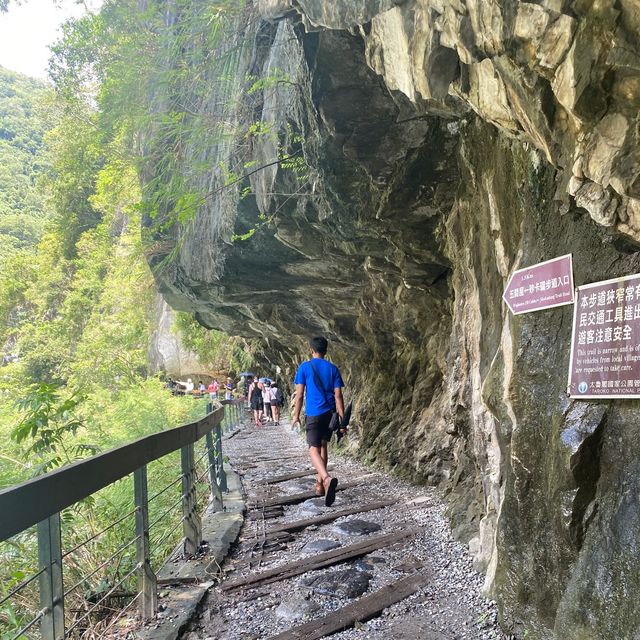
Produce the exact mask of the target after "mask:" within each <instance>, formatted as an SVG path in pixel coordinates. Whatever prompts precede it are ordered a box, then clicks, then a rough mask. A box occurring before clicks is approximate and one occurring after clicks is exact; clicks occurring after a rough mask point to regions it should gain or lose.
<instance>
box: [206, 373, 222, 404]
mask: <svg viewBox="0 0 640 640" xmlns="http://www.w3.org/2000/svg"><path fill="white" fill-rule="evenodd" d="M218 389H220V383H219V382H218V381H217V380H216V379H215V378H214V379H213V380H212V381H211V382H210V383H209V386H208V387H207V391H208V392H209V398H210V399H211V402H213V401H214V400H217V399H218Z"/></svg>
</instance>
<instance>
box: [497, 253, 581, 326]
mask: <svg viewBox="0 0 640 640" xmlns="http://www.w3.org/2000/svg"><path fill="white" fill-rule="evenodd" d="M502 298H503V300H504V301H505V302H506V303H507V306H508V307H509V309H511V313H513V314H516V315H517V314H519V313H528V312H530V311H539V310H540V309H549V308H551V307H559V306H561V305H563V304H571V303H573V263H572V260H571V254H568V255H566V256H560V257H559V258H554V259H553V260H547V261H546V262H540V263H539V264H534V265H533V266H531V267H527V268H526V269H518V270H517V271H514V272H513V274H512V275H511V278H510V279H509V283H508V284H507V288H506V289H505V291H504V293H503V294H502Z"/></svg>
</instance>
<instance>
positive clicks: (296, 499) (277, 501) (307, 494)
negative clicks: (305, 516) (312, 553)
mask: <svg viewBox="0 0 640 640" xmlns="http://www.w3.org/2000/svg"><path fill="white" fill-rule="evenodd" d="M361 484H362V482H361V481H360V480H356V481H354V482H343V483H342V484H338V488H337V489H336V491H345V490H346V489H353V488H354V487H359V486H360V485H361ZM317 497H318V496H317V495H316V492H315V491H314V490H311V491H303V492H302V493H292V494H290V495H284V496H276V497H274V498H266V499H264V500H258V501H255V502H252V503H251V504H250V507H251V508H252V509H261V508H264V507H274V506H276V505H283V506H285V505H291V504H299V503H300V502H305V500H310V499H311V498H317Z"/></svg>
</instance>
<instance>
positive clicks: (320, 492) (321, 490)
mask: <svg viewBox="0 0 640 640" xmlns="http://www.w3.org/2000/svg"><path fill="white" fill-rule="evenodd" d="M315 492H316V495H317V496H323V495H324V484H323V483H322V481H321V480H316V486H315Z"/></svg>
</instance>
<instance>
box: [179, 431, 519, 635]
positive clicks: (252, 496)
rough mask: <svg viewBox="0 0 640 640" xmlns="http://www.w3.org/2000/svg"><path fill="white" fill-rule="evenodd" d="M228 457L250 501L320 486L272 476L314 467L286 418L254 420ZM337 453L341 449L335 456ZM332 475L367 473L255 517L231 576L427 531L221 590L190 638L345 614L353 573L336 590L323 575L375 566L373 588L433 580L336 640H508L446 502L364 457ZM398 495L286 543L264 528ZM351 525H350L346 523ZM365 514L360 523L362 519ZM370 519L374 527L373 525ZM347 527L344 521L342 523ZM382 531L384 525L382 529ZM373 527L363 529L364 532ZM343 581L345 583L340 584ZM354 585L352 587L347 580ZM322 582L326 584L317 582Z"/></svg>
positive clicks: (265, 631) (229, 566)
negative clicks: (268, 544)
mask: <svg viewBox="0 0 640 640" xmlns="http://www.w3.org/2000/svg"><path fill="white" fill-rule="evenodd" d="M223 448H224V454H225V456H227V457H228V458H229V460H230V462H231V464H232V465H233V466H234V468H235V469H236V470H237V471H238V472H239V473H240V474H241V475H242V477H243V484H244V488H245V491H246V493H247V497H248V499H249V500H256V499H259V498H267V497H274V496H277V495H287V494H293V493H300V492H302V491H307V490H310V489H312V488H313V483H314V477H313V476H309V477H307V478H298V479H295V480H290V481H287V482H282V483H278V484H274V485H267V484H265V480H267V479H268V478H271V477H274V476H279V475H282V474H286V473H290V472H294V471H299V470H301V469H305V468H307V467H308V466H309V462H308V457H307V452H306V445H305V443H304V440H303V438H302V435H301V434H299V433H296V432H293V431H291V429H290V427H289V425H288V424H287V423H285V422H283V423H281V425H280V426H273V425H269V426H266V427H262V428H255V427H245V428H244V430H243V432H241V433H240V434H238V435H236V436H235V437H233V438H231V439H229V440H226V441H225V442H224V444H223ZM330 458H331V454H330ZM330 462H332V463H333V465H334V470H333V472H332V475H334V476H335V477H337V478H339V481H340V482H341V483H346V482H353V481H356V480H358V479H360V484H359V485H358V486H356V487H353V488H350V489H346V490H345V491H341V492H338V493H337V497H336V502H335V504H334V505H333V506H332V507H330V508H327V507H325V506H324V504H323V501H322V500H318V499H312V500H307V501H306V502H304V503H302V504H297V505H292V506H287V507H284V513H283V515H282V516H281V517H278V518H273V519H267V520H262V519H258V520H249V519H247V520H246V521H245V525H244V527H243V530H242V532H241V535H240V541H239V544H238V545H237V546H236V547H235V549H234V550H233V552H232V554H231V556H230V557H229V558H228V560H227V561H226V562H225V564H224V565H223V567H222V570H223V573H224V578H225V579H226V578H228V579H236V578H238V577H240V576H245V575H249V574H253V573H256V572H260V571H263V570H265V569H271V568H273V567H277V566H280V565H283V564H286V563H290V562H292V561H294V560H295V559H296V558H303V557H308V556H310V555H314V554H316V553H318V551H317V550H315V551H314V546H316V547H317V545H320V546H322V545H327V544H328V542H327V541H329V543H333V544H334V545H343V546H346V545H349V544H354V543H355V542H359V541H361V540H364V539H366V537H367V536H378V535H382V534H385V533H391V532H393V531H397V530H401V529H402V530H404V529H406V528H407V527H415V528H417V530H418V532H417V534H416V535H415V536H414V537H412V538H407V539H405V540H403V541H402V542H399V543H396V544H393V545H392V546H390V547H387V548H384V549H380V550H379V551H376V552H374V553H372V554H370V555H369V556H366V557H364V558H363V559H361V560H357V561H352V562H347V563H343V564H341V565H337V566H334V567H328V568H326V569H322V570H319V571H311V572H308V573H305V574H303V575H301V576H297V577H295V578H290V579H288V580H283V581H280V582H276V583H273V584H269V585H264V586H257V587H255V588H252V589H246V590H244V591H241V592H235V593H232V594H228V593H222V592H221V591H220V590H218V589H216V588H214V589H212V590H211V592H210V593H209V594H208V596H207V597H206V599H205V601H204V603H203V606H202V607H201V614H200V617H199V618H198V619H196V620H194V621H192V623H191V624H190V626H189V629H188V631H187V633H186V634H184V636H183V637H184V638H185V639H186V640H196V639H201V638H212V639H213V638H215V639H216V640H258V639H262V638H265V639H266V638H270V637H271V636H273V635H277V634H278V633H281V632H282V631H285V630H287V629H289V628H292V627H295V626H296V625H298V624H302V623H304V622H308V621H309V620H310V619H315V618H318V617H322V616H324V615H327V614H328V613H330V612H331V611H335V610H337V609H339V608H341V607H343V606H345V605H347V604H349V603H350V602H351V601H352V600H351V599H349V598H347V597H344V593H345V592H348V591H349V589H348V588H347V587H348V586H349V585H347V584H346V581H347V580H348V579H349V575H350V574H349V573H346V574H343V575H342V574H341V576H340V578H341V579H340V581H339V582H340V583H341V588H337V589H335V590H334V592H333V593H332V592H331V588H330V587H328V588H327V586H326V585H331V583H332V581H331V580H329V579H328V580H320V581H318V580H314V578H318V576H320V575H324V574H327V578H331V576H330V575H329V574H333V573H335V572H337V571H345V570H350V572H354V573H353V576H352V577H353V581H354V584H356V585H360V586H362V585H364V584H366V582H367V579H365V578H364V576H360V575H356V573H357V572H366V575H367V576H369V577H370V578H369V579H368V588H367V590H366V593H365V595H367V594H370V593H372V592H374V591H376V590H377V589H380V588H381V587H383V586H385V585H387V584H389V583H392V582H394V581H396V580H398V579H400V578H402V577H405V576H406V575H409V574H410V573H412V572H415V571H419V572H421V573H424V574H426V575H427V576H428V578H429V579H428V582H427V584H426V586H425V587H423V588H422V589H420V590H419V591H417V592H416V593H415V594H414V595H412V596H410V597H408V598H407V599H405V600H403V601H402V602H399V603H397V604H395V605H393V606H391V607H389V608H387V609H385V610H383V611H382V613H381V614H380V615H379V616H378V617H376V618H374V619H372V620H369V621H368V622H363V623H357V624H356V626H355V627H354V628H352V629H348V630H345V631H342V632H340V633H337V634H334V635H333V636H331V637H332V638H333V639H334V640H356V639H357V640H363V639H364V638H367V639H369V638H370V639H372V640H374V639H376V640H377V639H380V640H382V639H385V640H389V639H390V638H393V639H394V640H395V639H402V638H406V639H407V640H408V639H415V638H425V639H427V640H445V639H446V640H454V639H455V640H465V639H469V640H485V639H486V640H488V639H496V640H498V639H500V640H507V639H508V638H511V636H506V635H504V634H503V633H502V632H501V631H500V629H499V627H498V625H497V610H496V606H495V603H493V602H492V601H491V600H488V599H487V598H485V597H484V596H483V595H482V593H481V588H482V584H483V576H482V575H480V574H478V573H477V572H476V571H474V570H473V568H472V562H471V557H470V555H469V553H468V551H467V549H466V547H465V546H464V545H462V544H460V543H458V542H456V541H454V540H453V539H452V537H451V529H450V527H449V525H448V523H447V521H446V519H445V516H444V510H445V507H444V505H443V504H442V502H441V501H440V499H439V497H438V495H437V493H436V491H435V490H434V489H433V488H430V487H423V486H413V485H410V484H407V483H405V482H403V481H401V480H398V479H397V478H392V477H390V476H388V475H386V474H383V473H373V474H372V473H371V471H370V470H368V469H366V468H365V467H363V466H362V465H360V464H359V463H357V462H355V461H353V460H351V459H348V458H345V457H340V458H336V457H335V456H334V457H333V458H332V459H331V460H330ZM385 498H393V499H395V500H396V502H395V503H394V504H393V505H392V506H390V507H386V508H383V509H377V510H373V511H367V512H364V513H360V514H355V515H353V516H348V517H346V518H342V519H338V520H336V521H334V522H331V523H328V524H325V525H322V526H313V527H308V528H307V529H305V530H304V531H301V532H299V533H296V534H292V535H293V540H290V541H288V542H286V543H284V544H282V545H279V546H276V547H273V548H270V549H266V548H263V547H262V544H261V541H262V540H263V533H264V531H265V530H266V529H268V528H269V527H270V526H273V525H276V524H281V523H284V522H290V521H294V520H299V519H302V518H309V517H313V516H315V515H320V514H322V513H325V512H328V511H334V510H335V509H343V508H351V507H356V506H358V505H361V504H365V503H367V502H372V501H375V500H379V499H385ZM345 521H349V523H350V524H347V525H346V526H344V522H345ZM358 521H360V522H359V523H358ZM363 522H364V527H363ZM341 525H342V526H341ZM378 527H379V530H377V531H374V529H377V528H378ZM363 528H364V529H365V530H367V529H368V530H370V531H371V532H370V533H363V532H362V529H363ZM333 582H335V581H333ZM343 582H344V583H345V584H342V583H343ZM314 584H319V585H323V586H322V588H314Z"/></svg>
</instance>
